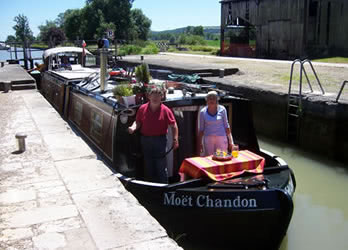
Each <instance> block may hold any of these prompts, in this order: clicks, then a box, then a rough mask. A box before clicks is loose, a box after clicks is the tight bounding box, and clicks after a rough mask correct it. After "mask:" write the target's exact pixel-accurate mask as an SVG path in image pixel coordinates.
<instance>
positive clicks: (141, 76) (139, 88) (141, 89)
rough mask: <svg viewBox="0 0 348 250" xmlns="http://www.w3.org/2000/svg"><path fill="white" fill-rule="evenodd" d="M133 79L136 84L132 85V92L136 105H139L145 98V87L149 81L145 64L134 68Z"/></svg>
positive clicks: (148, 73)
mask: <svg viewBox="0 0 348 250" xmlns="http://www.w3.org/2000/svg"><path fill="white" fill-rule="evenodd" d="M135 78H136V81H137V83H136V84H134V85H133V91H134V94H135V99H136V101H137V103H138V104H140V103H143V102H144V101H145V100H146V98H147V97H146V90H147V85H148V84H149V82H150V80H151V75H150V70H149V66H148V65H147V64H146V63H143V64H140V65H138V66H137V67H136V68H135Z"/></svg>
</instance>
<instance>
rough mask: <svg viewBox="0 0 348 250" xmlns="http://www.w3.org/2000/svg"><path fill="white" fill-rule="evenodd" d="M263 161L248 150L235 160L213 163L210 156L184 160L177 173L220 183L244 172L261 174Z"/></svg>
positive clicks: (243, 151) (240, 152)
mask: <svg viewBox="0 0 348 250" xmlns="http://www.w3.org/2000/svg"><path fill="white" fill-rule="evenodd" d="M264 165H265V159H264V158H263V157H261V156H259V155H257V154H255V153H253V152H250V151H248V150H241V151H239V155H238V157H237V158H232V159H231V160H229V161H214V160H213V159H212V156H207V157H192V158H187V159H185V160H184V161H183V162H182V164H181V166H180V170H179V172H181V173H184V174H187V175H189V176H191V177H193V178H200V177H202V176H208V177H209V178H210V179H212V180H215V181H222V180H225V179H229V178H232V177H234V176H238V175H241V174H243V173H244V172H251V173H262V172H263V168H264Z"/></svg>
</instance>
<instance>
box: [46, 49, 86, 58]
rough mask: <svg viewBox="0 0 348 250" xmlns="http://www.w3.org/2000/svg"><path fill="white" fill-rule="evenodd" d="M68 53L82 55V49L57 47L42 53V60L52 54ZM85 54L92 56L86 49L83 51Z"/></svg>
mask: <svg viewBox="0 0 348 250" xmlns="http://www.w3.org/2000/svg"><path fill="white" fill-rule="evenodd" d="M68 52H75V53H82V48H79V47H57V48H52V49H47V50H45V52H44V53H43V57H44V59H46V58H47V57H49V56H51V55H54V54H60V53H68ZM85 53H86V54H89V55H92V53H91V52H89V51H88V50H87V49H85Z"/></svg>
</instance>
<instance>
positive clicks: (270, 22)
mask: <svg viewBox="0 0 348 250" xmlns="http://www.w3.org/2000/svg"><path fill="white" fill-rule="evenodd" d="M347 11H348V1H347V0H258V1H257V0H229V1H228V0H226V1H221V31H222V37H223V35H224V34H226V32H227V31H228V30H229V29H230V28H229V27H228V26H227V25H226V21H228V20H230V19H232V20H233V19H235V18H237V17H240V18H244V19H246V20H248V21H249V23H250V24H251V25H253V26H254V27H255V28H256V55H257V56H258V57H270V58H284V59H294V58H300V57H305V56H308V55H310V56H313V55H320V54H323V55H329V54H338V55H339V54H341V55H346V54H348V43H347V42H346V41H348V32H346V30H347V27H348V15H346V14H345V13H347ZM225 38H226V36H225Z"/></svg>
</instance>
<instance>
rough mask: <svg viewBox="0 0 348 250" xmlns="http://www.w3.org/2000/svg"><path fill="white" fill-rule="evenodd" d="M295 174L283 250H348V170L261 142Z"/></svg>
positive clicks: (265, 141)
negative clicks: (294, 186) (293, 191)
mask: <svg viewBox="0 0 348 250" xmlns="http://www.w3.org/2000/svg"><path fill="white" fill-rule="evenodd" d="M259 142H260V147H261V148H263V149H266V150H268V151H271V152H272V153H274V154H276V155H278V156H280V157H282V158H283V159H284V160H285V161H286V162H287V163H288V164H289V166H290V167H291V168H292V169H293V170H294V172H295V176H296V181H297V188H296V192H295V195H294V204H295V209H294V214H293V217H292V220H291V223H290V226H289V229H288V233H287V236H286V238H285V239H284V240H283V242H282V245H281V247H280V249H281V250H301V249H306V250H307V249H315V250H328V249H329V250H346V249H348V194H346V193H347V192H348V166H347V165H346V164H340V163H337V162H333V161H330V160H327V159H326V158H325V156H317V155H312V154H309V153H306V152H303V151H301V150H298V149H296V148H295V147H292V146H289V145H286V144H281V143H277V142H274V141H270V140H266V139H263V138H261V139H260V138H259Z"/></svg>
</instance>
